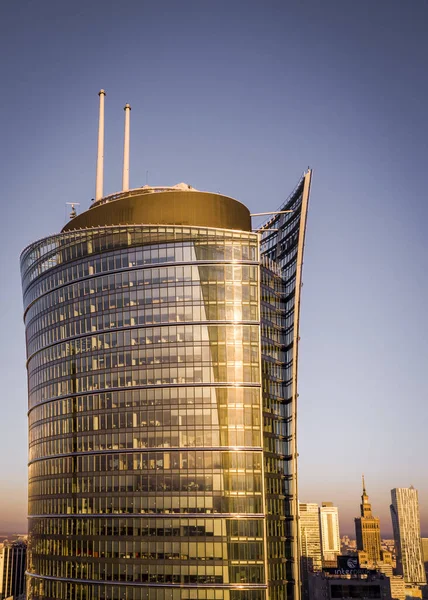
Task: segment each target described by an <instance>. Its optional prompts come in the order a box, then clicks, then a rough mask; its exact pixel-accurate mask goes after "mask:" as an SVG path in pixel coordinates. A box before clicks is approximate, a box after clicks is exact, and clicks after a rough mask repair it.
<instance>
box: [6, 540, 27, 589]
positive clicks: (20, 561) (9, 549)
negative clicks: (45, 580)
mask: <svg viewBox="0 0 428 600" xmlns="http://www.w3.org/2000/svg"><path fill="white" fill-rule="evenodd" d="M26 556H27V544H26V543H25V542H24V541H22V540H17V541H14V542H9V541H7V540H5V542H4V543H3V544H2V548H1V549H0V598H2V599H3V598H10V597H12V598H18V596H20V595H21V594H24V592H25V564H26Z"/></svg>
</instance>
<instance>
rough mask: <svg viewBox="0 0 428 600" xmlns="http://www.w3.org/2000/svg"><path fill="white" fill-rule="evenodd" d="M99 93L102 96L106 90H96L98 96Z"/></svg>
mask: <svg viewBox="0 0 428 600" xmlns="http://www.w3.org/2000/svg"><path fill="white" fill-rule="evenodd" d="M101 95H103V96H105V95H106V92H105V90H100V91H99V92H98V96H101Z"/></svg>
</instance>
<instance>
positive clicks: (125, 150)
mask: <svg viewBox="0 0 428 600" xmlns="http://www.w3.org/2000/svg"><path fill="white" fill-rule="evenodd" d="M123 110H124V111H125V137H124V141H123V175H122V190H123V191H124V192H127V191H128V190H129V138H130V120H131V107H130V106H129V104H125V107H124V109H123Z"/></svg>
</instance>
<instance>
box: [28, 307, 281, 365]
mask: <svg viewBox="0 0 428 600" xmlns="http://www.w3.org/2000/svg"><path fill="white" fill-rule="evenodd" d="M85 318H86V317H83V319H85ZM260 323H261V321H233V320H223V321H171V322H170V323H151V324H148V325H127V326H125V327H112V328H111V329H99V330H97V331H90V332H88V333H81V334H79V335H74V336H72V337H67V338H63V339H61V340H59V341H58V342H53V343H52V344H48V345H47V346H43V348H39V350H36V352H33V354H32V355H31V356H30V357H29V358H28V359H27V361H26V363H25V364H26V366H27V368H28V363H29V362H30V360H31V359H32V358H33V357H34V356H35V355H36V354H39V352H43V351H44V350H47V349H48V348H51V347H52V346H58V344H66V343H70V342H73V341H74V340H79V339H82V338H87V337H93V336H94V335H104V334H107V333H117V332H121V331H133V330H134V329H148V328H150V327H152V328H153V327H186V326H189V325H203V326H205V327H208V326H210V325H256V326H260ZM280 329H281V328H280ZM281 331H282V329H281Z"/></svg>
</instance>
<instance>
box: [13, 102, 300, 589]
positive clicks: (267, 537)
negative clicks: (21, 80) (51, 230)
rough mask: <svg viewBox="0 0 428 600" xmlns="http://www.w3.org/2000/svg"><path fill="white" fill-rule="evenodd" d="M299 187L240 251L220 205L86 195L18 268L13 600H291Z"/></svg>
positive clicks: (142, 193) (161, 191) (229, 212)
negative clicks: (21, 391)
mask: <svg viewBox="0 0 428 600" xmlns="http://www.w3.org/2000/svg"><path fill="white" fill-rule="evenodd" d="M101 100H102V101H103V95H101ZM127 112H128V115H129V111H127ZM100 121H101V119H100ZM100 129H101V127H100ZM102 152H103V148H102V144H101V155H102ZM98 166H99V169H98V172H102V164H101V166H100V162H99V165H98ZM125 171H126V166H124V181H126V177H125ZM310 181H311V171H308V172H307V173H306V174H305V175H304V177H303V178H302V179H301V181H300V182H299V184H298V186H297V187H296V189H295V190H294V192H293V193H292V194H291V195H290V197H289V198H288V200H286V201H285V203H284V204H283V206H282V208H281V211H278V212H276V213H275V214H274V213H272V215H273V216H272V217H271V219H270V220H269V221H268V222H267V223H266V225H265V226H264V227H263V228H262V229H261V230H259V231H257V232H254V231H253V230H252V225H251V219H250V213H249V211H248V209H247V208H246V207H245V206H244V205H242V204H240V203H239V202H238V201H236V200H234V199H232V198H229V197H227V196H223V195H220V194H212V193H208V192H200V191H197V190H194V189H193V188H191V187H190V186H188V185H184V184H181V185H179V186H175V187H172V188H168V187H162V188H154V187H147V186H146V187H144V188H138V189H134V190H128V189H127V186H126V185H124V188H125V189H124V191H123V192H121V193H118V194H114V195H111V196H107V197H102V191H101V192H100V191H99V190H100V187H101V189H102V185H100V182H99V179H97V197H96V199H95V201H94V203H93V204H92V206H91V207H90V208H89V210H87V211H86V212H83V213H82V214H80V215H77V216H75V211H74V210H73V211H72V215H73V218H72V220H71V221H70V222H69V223H68V224H67V225H66V226H65V227H64V228H63V230H62V231H61V233H59V234H57V235H53V236H50V237H48V238H45V239H43V240H40V241H38V242H35V243H33V244H31V245H30V246H29V247H28V248H26V249H25V250H24V251H23V254H22V257H21V269H22V281H23V293H24V309H25V325H26V339H27V354H28V361H27V365H28V382H29V444H30V449H29V511H30V515H29V516H30V537H29V562H28V571H29V577H28V589H29V600H35V599H38V600H42V599H54V598H55V599H65V598H67V599H68V598H79V599H82V600H123V599H126V600H186V599H194V600H211V599H214V598H215V599H217V600H267V598H269V599H271V600H281V599H285V598H293V597H295V598H297V597H298V594H299V580H300V575H299V540H298V528H297V467H296V461H297V452H296V399H297V345H298V339H299V318H298V317H299V305H300V289H301V268H302V257H303V245H304V235H305V224H306V212H307V205H308V198H309V189H310ZM264 202H265V200H264Z"/></svg>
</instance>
